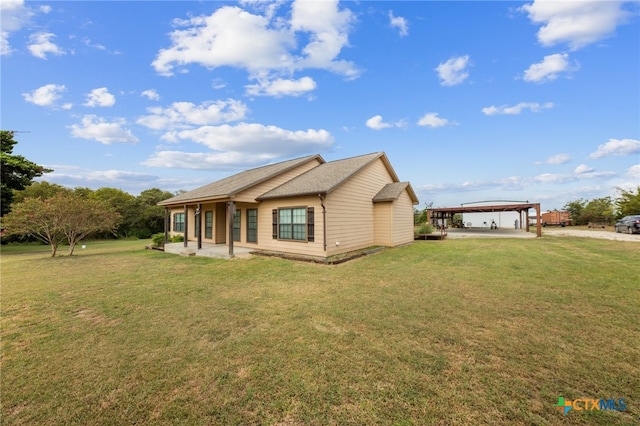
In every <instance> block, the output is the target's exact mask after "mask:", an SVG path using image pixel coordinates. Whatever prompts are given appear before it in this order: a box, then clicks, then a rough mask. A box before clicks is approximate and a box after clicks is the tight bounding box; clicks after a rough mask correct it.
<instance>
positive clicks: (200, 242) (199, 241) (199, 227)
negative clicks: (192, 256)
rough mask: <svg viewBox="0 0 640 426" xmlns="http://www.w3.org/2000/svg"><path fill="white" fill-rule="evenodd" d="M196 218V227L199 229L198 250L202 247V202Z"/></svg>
mask: <svg viewBox="0 0 640 426" xmlns="http://www.w3.org/2000/svg"><path fill="white" fill-rule="evenodd" d="M195 219H196V223H197V224H198V226H197V227H196V229H197V230H198V250H200V249H202V204H200V203H198V208H197V210H196V217H195Z"/></svg>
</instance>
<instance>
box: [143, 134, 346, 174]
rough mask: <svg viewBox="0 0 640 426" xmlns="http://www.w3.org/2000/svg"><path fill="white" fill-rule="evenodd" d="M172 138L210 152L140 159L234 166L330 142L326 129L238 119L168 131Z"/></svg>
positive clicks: (175, 164) (321, 147)
mask: <svg viewBox="0 0 640 426" xmlns="http://www.w3.org/2000/svg"><path fill="white" fill-rule="evenodd" d="M167 138H170V139H172V140H173V141H179V140H191V141H194V142H196V143H199V144H202V145H204V146H206V147H208V148H210V149H211V152H180V151H168V150H162V151H159V152H156V153H155V154H154V155H153V156H152V157H150V158H149V159H148V160H146V161H145V162H143V163H142V164H143V165H146V166H152V167H176V168H185V169H206V170H212V169H220V168H228V169H237V168H246V167H247V165H253V164H255V165H259V164H264V163H266V162H269V161H272V160H274V159H277V158H287V157H292V156H296V155H302V154H305V153H309V152H318V151H321V150H325V149H327V148H329V147H330V146H331V145H332V144H333V136H331V134H330V133H329V132H327V131H326V130H322V129H321V130H313V129H309V130H306V131H303V130H299V131H291V130H286V129H282V128H279V127H276V126H264V125H262V124H249V123H240V124H237V125H234V126H230V125H222V126H204V127H200V128H198V129H192V130H183V131H176V132H172V133H170V134H167Z"/></svg>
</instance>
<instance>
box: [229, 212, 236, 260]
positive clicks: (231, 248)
mask: <svg viewBox="0 0 640 426" xmlns="http://www.w3.org/2000/svg"><path fill="white" fill-rule="evenodd" d="M228 206H229V208H228V211H227V225H229V228H228V230H229V257H233V256H234V254H233V213H234V212H235V210H236V203H235V202H234V201H233V200H230V201H229V203H228Z"/></svg>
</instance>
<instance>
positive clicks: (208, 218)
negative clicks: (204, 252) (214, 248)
mask: <svg viewBox="0 0 640 426" xmlns="http://www.w3.org/2000/svg"><path fill="white" fill-rule="evenodd" d="M204 237H205V238H213V212H212V211H208V212H204Z"/></svg>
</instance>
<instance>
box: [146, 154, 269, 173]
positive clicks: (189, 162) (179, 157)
mask: <svg viewBox="0 0 640 426" xmlns="http://www.w3.org/2000/svg"><path fill="white" fill-rule="evenodd" d="M276 158H278V157H277V156H274V155H270V154H247V153H240V152H219V153H214V152H182V151H159V152H156V153H155V154H153V155H152V156H151V157H150V158H149V159H147V160H145V161H143V162H142V163H141V164H142V165H143V166H148V167H166V168H176V169H192V170H221V169H223V170H237V169H246V168H247V167H252V166H260V165H264V164H266V163H269V162H271V161H272V160H274V159H276Z"/></svg>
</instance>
